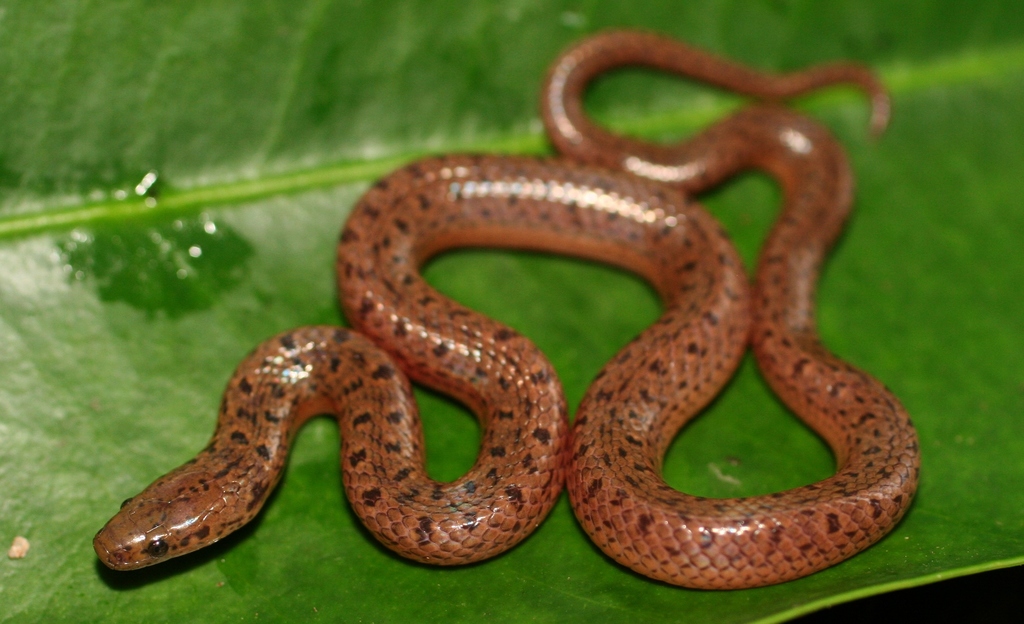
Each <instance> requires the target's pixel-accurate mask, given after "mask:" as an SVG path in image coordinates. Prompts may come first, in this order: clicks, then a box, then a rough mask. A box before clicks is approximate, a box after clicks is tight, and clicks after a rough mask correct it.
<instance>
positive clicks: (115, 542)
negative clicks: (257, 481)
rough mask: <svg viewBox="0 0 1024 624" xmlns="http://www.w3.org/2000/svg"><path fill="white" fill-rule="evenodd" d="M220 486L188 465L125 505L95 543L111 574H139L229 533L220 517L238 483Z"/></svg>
mask: <svg viewBox="0 0 1024 624" xmlns="http://www.w3.org/2000/svg"><path fill="white" fill-rule="evenodd" d="M216 483H217V482H216V481H215V479H214V477H213V475H212V474H210V473H208V472H207V471H205V470H201V469H196V468H195V467H194V466H189V465H185V466H182V467H181V468H178V469H177V470H175V471H173V472H171V473H170V474H168V475H166V476H164V477H161V478H160V479H159V480H157V481H156V482H155V483H153V484H152V485H150V486H149V487H148V488H146V490H145V491H143V492H142V493H141V494H139V495H137V496H135V497H133V498H129V499H128V500H126V501H124V502H123V503H121V510H120V511H119V512H118V513H117V515H115V516H114V517H113V518H111V519H110V521H109V522H107V524H106V526H104V527H103V528H102V529H101V530H100V532H99V533H97V534H96V537H95V538H94V539H93V548H94V549H95V550H96V554H97V555H98V556H99V558H100V561H102V562H103V563H104V564H105V565H106V566H107V567H108V568H111V569H113V570H136V569H138V568H144V567H146V566H149V565H153V564H154V563H159V562H161V561H164V560H166V559H170V558H172V557H177V556H179V555H184V554H186V553H190V552H192V551H194V550H197V549H199V548H202V547H203V546H207V545H209V544H212V543H213V542H216V541H217V540H219V539H220V538H221V537H223V536H224V535H225V534H226V533H227V532H228V531H226V530H225V529H224V524H225V520H224V517H223V516H222V512H225V511H230V509H231V508H232V507H234V505H233V503H234V502H236V501H237V500H238V496H237V494H236V493H235V488H234V487H232V486H234V485H237V483H228V484H221V485H218V484H216ZM228 515H230V513H229V514H228ZM238 526H241V523H239V524H234V525H232V526H231V528H232V529H234V528H237V527H238Z"/></svg>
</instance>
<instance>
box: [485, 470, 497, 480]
mask: <svg viewBox="0 0 1024 624" xmlns="http://www.w3.org/2000/svg"><path fill="white" fill-rule="evenodd" d="M487 478H488V479H490V480H491V481H494V482H495V483H497V481H498V469H497V468H491V469H490V470H488V471H487Z"/></svg>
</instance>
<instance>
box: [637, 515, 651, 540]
mask: <svg viewBox="0 0 1024 624" xmlns="http://www.w3.org/2000/svg"><path fill="white" fill-rule="evenodd" d="M652 524H654V518H652V517H651V516H650V515H649V514H640V517H639V518H637V526H639V527H640V532H641V533H643V534H644V535H647V534H648V533H650V532H651V525H652Z"/></svg>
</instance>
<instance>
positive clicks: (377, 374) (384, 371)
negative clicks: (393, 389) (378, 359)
mask: <svg viewBox="0 0 1024 624" xmlns="http://www.w3.org/2000/svg"><path fill="white" fill-rule="evenodd" d="M371 376H372V377H373V378H374V379H391V378H392V377H394V376H395V369H393V368H391V367H390V366H388V365H387V364H381V365H380V366H378V367H377V370H375V371H373V375H371Z"/></svg>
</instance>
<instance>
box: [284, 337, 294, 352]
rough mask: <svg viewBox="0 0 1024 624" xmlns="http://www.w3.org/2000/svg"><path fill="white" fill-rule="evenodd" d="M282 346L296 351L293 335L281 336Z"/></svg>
mask: <svg viewBox="0 0 1024 624" xmlns="http://www.w3.org/2000/svg"><path fill="white" fill-rule="evenodd" d="M281 346H282V347H284V348H285V349H288V350H289V351H291V350H293V349H295V339H294V338H292V336H291V334H288V335H287V336H281Z"/></svg>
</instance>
